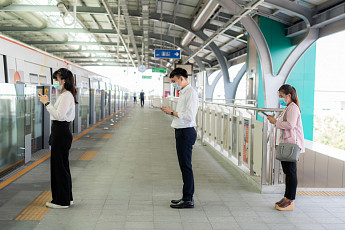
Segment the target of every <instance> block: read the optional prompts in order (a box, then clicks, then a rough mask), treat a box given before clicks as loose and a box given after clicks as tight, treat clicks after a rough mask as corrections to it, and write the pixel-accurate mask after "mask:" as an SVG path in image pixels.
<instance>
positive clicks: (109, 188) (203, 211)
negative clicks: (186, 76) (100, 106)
mask: <svg viewBox="0 0 345 230" xmlns="http://www.w3.org/2000/svg"><path fill="white" fill-rule="evenodd" d="M127 111H128V113H127V116H125V117H124V118H123V120H121V119H118V122H116V123H115V124H117V125H120V127H118V128H111V127H112V126H111V125H110V124H111V123H114V122H112V121H110V120H108V121H106V122H105V123H103V124H102V125H100V126H98V127H97V128H95V129H93V130H92V131H90V132H89V133H88V134H86V135H85V136H83V137H82V138H80V139H78V140H77V141H75V142H74V143H73V147H72V150H71V154H70V162H71V172H72V177H73V178H72V179H73V194H74V202H75V204H74V205H73V206H71V207H70V208H69V209H63V210H56V209H51V210H49V211H48V213H47V214H46V215H45V217H44V218H43V219H42V221H14V220H13V218H14V217H15V216H17V215H18V214H19V213H20V212H21V211H22V210H23V209H24V208H25V207H26V206H27V205H28V204H29V203H30V202H32V201H33V200H34V199H35V198H36V197H37V196H38V195H39V194H40V193H41V192H42V191H45V190H49V189H50V181H49V180H50V178H49V177H50V176H49V160H47V161H45V162H43V163H41V164H40V165H39V166H37V167H36V168H34V169H32V170H31V171H29V172H28V173H27V174H25V175H24V176H22V177H21V178H19V179H18V180H16V181H15V182H13V183H12V184H10V185H8V186H7V187H5V188H4V189H2V190H0V229H42V230H46V229H59V230H60V229H68V230H70V229H83V230H87V229H97V230H98V229H100V230H102V229H188V230H190V229H195V230H203V229H279V230H282V229H345V197H310V196H298V197H297V200H296V202H295V211H293V212H279V211H277V210H275V208H274V202H275V201H277V200H279V199H280V198H281V197H282V195H278V194H259V193H257V192H256V191H254V190H253V189H252V187H250V186H249V185H246V184H244V182H242V181H241V180H240V179H239V178H240V177H238V176H237V175H235V173H233V170H231V167H232V166H230V165H228V164H224V162H222V159H221V158H219V157H215V156H214V155H212V154H210V153H209V152H208V151H207V149H206V148H205V147H203V146H201V145H200V143H199V142H197V143H196V145H195V146H194V150H193V169H194V175H195V196H194V200H195V208H194V209H188V210H176V209H171V208H170V207H169V205H170V200H171V199H176V198H180V197H181V188H182V179H181V173H180V170H179V166H178V162H177V157H176V150H175V139H174V131H173V129H172V128H171V127H170V123H171V119H172V117H171V116H168V115H165V114H163V113H162V112H161V111H159V110H158V109H151V108H148V107H145V108H140V107H138V106H130V107H129V108H128V109H127ZM114 119H115V118H114ZM103 134H113V136H112V137H111V138H110V139H109V140H107V139H101V138H100V137H101V136H102V135H103ZM87 150H93V151H99V153H98V154H97V155H96V157H95V158H94V159H93V160H92V161H80V160H77V159H78V158H79V156H80V155H82V154H83V153H84V152H85V151H87Z"/></svg>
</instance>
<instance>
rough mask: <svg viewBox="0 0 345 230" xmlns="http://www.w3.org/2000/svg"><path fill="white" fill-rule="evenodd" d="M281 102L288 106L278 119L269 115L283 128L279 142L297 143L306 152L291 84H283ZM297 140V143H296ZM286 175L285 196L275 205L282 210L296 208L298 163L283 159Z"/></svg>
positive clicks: (280, 91) (298, 106) (298, 110)
mask: <svg viewBox="0 0 345 230" xmlns="http://www.w3.org/2000/svg"><path fill="white" fill-rule="evenodd" d="M278 93H279V103H280V104H281V105H282V106H286V108H285V109H284V111H283V112H282V114H281V115H280V117H279V118H278V119H275V118H274V117H273V116H268V117H267V119H268V120H269V122H270V123H271V124H275V126H276V127H277V129H280V130H281V136H280V138H279V143H291V144H297V145H298V147H300V149H301V153H303V152H305V148H304V135H303V126H302V119H301V110H300V105H299V100H298V97H297V92H296V89H295V88H294V87H292V86H291V85H282V86H281V87H280V88H279V90H278ZM296 141H297V143H296ZM281 164H282V167H283V172H284V174H285V175H286V176H285V194H284V197H283V198H282V199H281V200H280V201H278V202H276V203H275V207H276V209H277V210H280V211H292V210H294V200H295V198H296V190H297V163H296V162H289V161H281Z"/></svg>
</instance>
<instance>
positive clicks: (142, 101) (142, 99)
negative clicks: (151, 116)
mask: <svg viewBox="0 0 345 230" xmlns="http://www.w3.org/2000/svg"><path fill="white" fill-rule="evenodd" d="M140 105H141V107H143V106H144V98H140Z"/></svg>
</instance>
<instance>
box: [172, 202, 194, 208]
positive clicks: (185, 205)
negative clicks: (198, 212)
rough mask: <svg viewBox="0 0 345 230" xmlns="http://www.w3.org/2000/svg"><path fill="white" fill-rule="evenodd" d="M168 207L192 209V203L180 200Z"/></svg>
mask: <svg viewBox="0 0 345 230" xmlns="http://www.w3.org/2000/svg"><path fill="white" fill-rule="evenodd" d="M170 207H171V208H194V202H193V201H184V200H181V201H180V202H178V203H177V204H171V205H170Z"/></svg>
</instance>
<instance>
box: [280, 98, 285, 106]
mask: <svg viewBox="0 0 345 230" xmlns="http://www.w3.org/2000/svg"><path fill="white" fill-rule="evenodd" d="M279 103H280V105H281V106H287V102H285V101H284V98H279Z"/></svg>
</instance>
